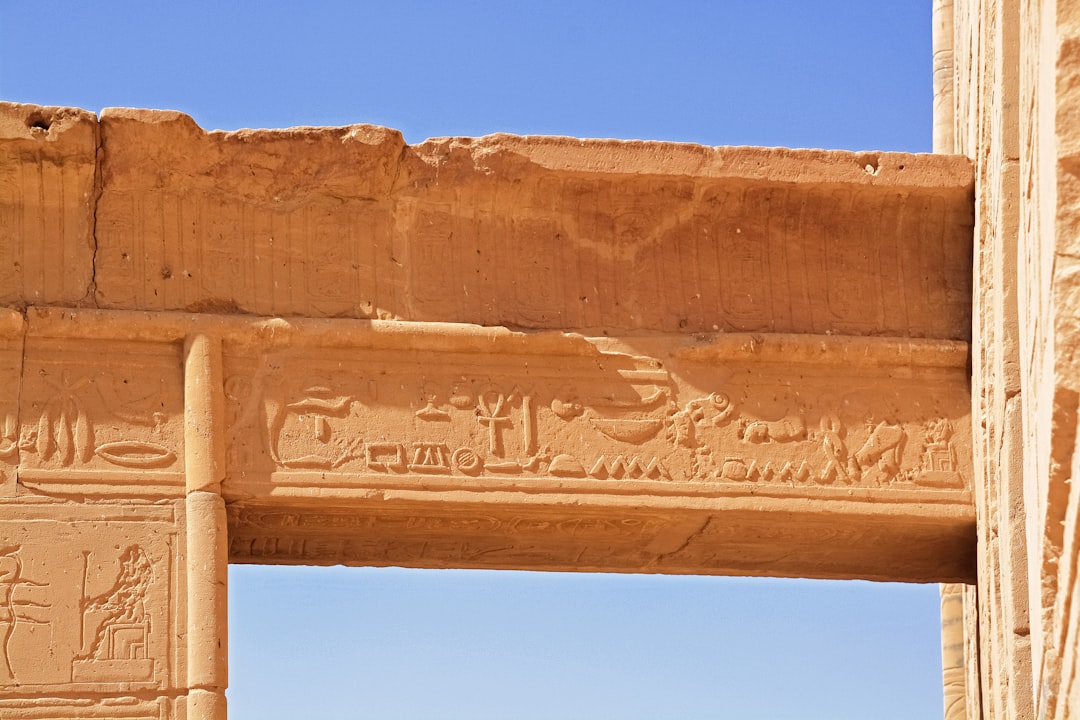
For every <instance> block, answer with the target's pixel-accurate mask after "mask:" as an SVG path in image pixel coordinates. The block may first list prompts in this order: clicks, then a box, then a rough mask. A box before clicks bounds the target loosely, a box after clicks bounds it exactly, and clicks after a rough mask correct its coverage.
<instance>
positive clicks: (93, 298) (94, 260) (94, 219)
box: [83, 115, 105, 307]
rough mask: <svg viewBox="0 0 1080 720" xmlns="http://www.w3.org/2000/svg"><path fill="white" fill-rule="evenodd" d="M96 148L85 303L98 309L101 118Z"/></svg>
mask: <svg viewBox="0 0 1080 720" xmlns="http://www.w3.org/2000/svg"><path fill="white" fill-rule="evenodd" d="M94 135H95V138H96V141H97V143H96V147H95V148H94V195H93V197H92V198H91V199H90V203H91V210H90V242H91V243H92V244H93V246H92V248H91V251H90V282H89V283H88V284H87V286H86V294H85V296H84V297H83V301H84V303H87V304H89V305H92V306H93V307H98V300H97V266H98V247H99V243H98V235H97V233H98V208H99V207H100V204H101V196H102V193H103V191H104V182H103V181H102V177H101V166H102V161H103V160H104V157H105V142H104V140H103V138H102V133H101V116H100V115H99V116H98V122H97V126H96V129H95V133H94Z"/></svg>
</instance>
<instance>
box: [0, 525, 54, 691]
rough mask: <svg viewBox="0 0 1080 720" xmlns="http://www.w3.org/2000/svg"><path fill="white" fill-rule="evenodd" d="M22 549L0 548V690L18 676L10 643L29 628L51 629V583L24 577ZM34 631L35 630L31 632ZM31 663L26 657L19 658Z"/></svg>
mask: <svg viewBox="0 0 1080 720" xmlns="http://www.w3.org/2000/svg"><path fill="white" fill-rule="evenodd" d="M21 549H22V548H21V547H20V546H19V545H14V546H12V547H7V548H0V686H4V685H15V684H17V683H18V682H19V676H18V675H17V674H16V672H15V667H13V666H12V661H11V658H12V653H11V640H12V637H14V635H15V631H16V630H19V629H20V628H23V627H26V626H34V625H48V624H49V610H51V609H52V604H51V603H50V602H48V588H49V583H41V582H35V581H34V580H31V579H29V578H27V577H25V576H24V575H23V564H22V559H21V558H20V557H19V551H20V550H21ZM30 631H31V632H32V631H33V628H32V627H31V628H30ZM18 657H19V658H20V660H21V661H22V662H27V661H29V658H26V657H25V655H19V656H18Z"/></svg>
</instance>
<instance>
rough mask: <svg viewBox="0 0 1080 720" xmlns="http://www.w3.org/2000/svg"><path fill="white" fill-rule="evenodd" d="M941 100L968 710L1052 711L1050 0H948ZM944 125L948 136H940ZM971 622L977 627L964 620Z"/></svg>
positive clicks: (1065, 261) (1075, 531)
mask: <svg viewBox="0 0 1080 720" xmlns="http://www.w3.org/2000/svg"><path fill="white" fill-rule="evenodd" d="M953 20H954V30H955V33H954V36H953V40H954V42H955V47H954V48H953V59H954V61H955V66H956V69H955V82H954V83H953V84H952V87H951V88H949V90H948V91H949V92H952V93H953V94H954V97H955V102H954V103H944V102H942V103H939V104H938V108H939V112H938V118H937V124H938V125H939V126H941V127H943V128H944V127H946V126H949V129H950V130H951V131H952V132H953V135H954V137H953V142H952V144H951V145H949V144H944V145H942V146H940V147H938V148H937V149H939V150H941V151H944V152H950V151H952V152H958V153H963V154H966V155H968V156H970V157H971V158H973V159H974V161H975V166H976V187H977V188H978V191H977V194H976V238H977V246H978V247H979V251H978V252H977V253H976V255H975V268H976V272H975V293H974V300H975V306H974V317H975V318H976V322H975V326H974V328H975V332H974V338H973V343H974V351H973V371H974V378H973V386H974V417H975V419H976V431H977V433H978V432H982V433H983V437H982V438H981V440H977V441H976V442H975V445H974V448H975V473H976V478H977V479H976V487H977V488H981V491H977V493H976V503H977V506H978V516H979V527H980V530H979V535H980V540H979V545H980V551H979V583H978V588H977V590H975V589H969V590H967V591H965V605H966V615H967V621H966V623H967V626H968V628H969V632H968V641H967V643H966V645H967V647H968V650H969V652H968V656H967V661H966V663H967V668H968V673H967V676H968V681H967V684H968V689H967V697H968V700H969V708H968V712H969V714H970V717H994V718H997V717H1002V718H1004V717H1010V718H1011V717H1018V718H1022V717H1039V718H1067V717H1071V716H1072V715H1074V714H1075V713H1076V711H1077V708H1078V703H1080V686H1078V685H1077V683H1076V679H1075V675H1076V673H1075V669H1074V668H1075V664H1076V662H1077V647H1078V643H1077V638H1076V633H1077V630H1078V629H1080V625H1078V621H1077V618H1076V609H1075V602H1074V599H1075V597H1076V585H1077V582H1078V578H1077V575H1076V568H1077V559H1078V557H1080V549H1078V547H1077V540H1078V538H1080V527H1078V526H1077V508H1078V507H1080V502H1078V496H1077V493H1076V492H1075V488H1074V483H1073V482H1072V480H1073V478H1074V476H1075V473H1076V467H1077V458H1078V456H1077V454H1076V452H1075V444H1076V422H1077V411H1078V408H1077V397H1078V396H1077V389H1078V386H1077V380H1076V379H1077V377H1080V375H1078V373H1077V368H1076V367H1075V347H1076V344H1077V340H1076V334H1077V327H1078V323H1077V305H1078V303H1077V300H1076V294H1077V287H1080V286H1078V284H1077V280H1076V277H1077V268H1076V264H1077V253H1076V251H1075V247H1074V245H1075V238H1076V232H1075V229H1076V216H1077V212H1078V207H1080V206H1078V203H1077V192H1076V188H1077V187H1078V181H1077V176H1076V167H1075V159H1074V158H1075V156H1076V152H1077V151H1076V148H1075V147H1074V146H1075V145H1076V143H1077V132H1078V128H1080V125H1078V124H1077V122H1076V117H1077V111H1078V106H1077V98H1076V90H1075V88H1076V76H1077V72H1078V71H1080V63H1078V61H1077V58H1076V52H1075V48H1076V45H1077V41H1078V37H1080V16H1078V15H1077V9H1076V7H1075V6H1074V4H1071V3H1059V2H1055V1H1054V0H997V1H988V0H964V1H960V0H957V2H956V3H955V8H954V16H953ZM943 135H947V131H946V132H944V133H943ZM976 627H977V629H976Z"/></svg>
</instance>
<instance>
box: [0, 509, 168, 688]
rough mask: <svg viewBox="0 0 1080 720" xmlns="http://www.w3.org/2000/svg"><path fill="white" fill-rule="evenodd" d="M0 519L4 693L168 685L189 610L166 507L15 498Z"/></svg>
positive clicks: (0, 684)
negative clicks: (180, 591) (180, 590)
mask: <svg viewBox="0 0 1080 720" xmlns="http://www.w3.org/2000/svg"><path fill="white" fill-rule="evenodd" d="M0 518H2V519H0V696H4V697H8V696H11V697H14V696H18V695H30V696H41V695H42V694H47V693H50V692H71V690H72V684H73V683H74V684H75V685H76V686H77V687H78V688H79V690H80V691H81V692H115V691H116V690H117V689H120V688H127V689H129V690H136V689H138V688H144V689H152V688H157V689H164V688H167V687H169V686H170V685H169V683H170V678H175V676H174V675H173V674H172V673H171V672H170V668H172V667H176V665H175V663H176V661H177V656H178V653H179V652H182V649H183V643H182V641H178V639H177V631H178V627H177V622H180V623H181V626H182V623H183V618H184V613H185V612H186V611H185V600H184V598H182V597H181V598H178V597H176V596H175V595H174V592H173V589H172V585H171V583H172V579H171V577H172V576H171V573H170V568H176V567H181V565H180V564H179V562H178V560H179V558H178V550H177V547H176V546H177V538H178V536H179V529H178V526H177V523H176V520H177V517H176V513H175V512H174V510H173V507H172V506H170V505H168V504H163V503H162V504H153V503H143V504H128V505H125V506H120V505H112V504H102V503H89V504H85V505H75V504H63V505H61V504H56V503H44V504H34V503H25V502H19V503H8V504H6V505H4V506H3V507H2V508H0ZM179 545H180V546H181V547H182V546H183V542H180V543H179Z"/></svg>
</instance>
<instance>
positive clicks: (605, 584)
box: [0, 0, 942, 720]
mask: <svg viewBox="0 0 1080 720" xmlns="http://www.w3.org/2000/svg"><path fill="white" fill-rule="evenodd" d="M930 20H931V18H930V0H904V1H903V2H894V1H893V0H877V1H876V2H875V1H873V0H870V1H868V0H850V1H848V2H839V1H832V0H791V1H789V2H783V1H780V0H741V1H735V0H731V1H722V0H714V1H713V2H675V1H673V0H670V1H668V2H633V1H631V0H624V1H623V2H606V3H604V2H587V1H585V0H577V1H576V2H561V1H555V0H534V2H531V3H526V2H511V1H510V0H502V1H495V0H490V1H486V2H476V1H468V2H449V1H447V2H434V1H429V2H415V1H412V2H406V1H401V2H381V3H375V2H359V1H357V2H318V1H312V2H291V3H285V2H280V3H278V2H269V1H266V2H235V1H229V0H218V1H217V2H174V3H167V2H157V3H154V2H123V1H120V0H110V1H108V2H55V3H27V2H15V1H13V0H0V98H2V99H6V100H16V101H22V102H34V103H41V104H54V105H74V106H79V107H83V108H87V109H90V110H100V109H101V108H103V107H108V106H135V107H153V108H171V109H177V110H182V111H184V112H187V113H189V114H191V115H192V116H193V117H194V118H195V120H196V121H197V122H199V124H201V125H202V126H203V127H206V128H208V129H210V128H222V129H235V128H240V127H284V126H290V125H340V124H348V123H356V122H368V123H376V124H383V125H388V126H391V127H394V128H397V129H399V130H401V131H402V132H403V133H404V135H405V138H406V139H407V140H408V141H410V142H418V141H420V140H423V139H424V138H426V137H430V136H439V135H482V134H485V133H489V132H496V131H503V132H515V133H523V134H559V135H574V136H583V137H618V138H647V139H663V140H678V141H686V142H697V143H704V144H708V145H785V146H789V147H826V148H845V149H857V150H863V149H865V150H869V149H880V150H906V151H914V152H925V151H929V150H930V145H931V138H930V133H931V99H932V98H931V47H930ZM230 583H231V585H230V611H231V612H230V622H231V629H230V657H231V663H232V665H231V688H230V690H229V701H230V717H231V718H233V719H234V720H247V719H258V720H273V719H276V718H282V719H285V718H315V717H320V718H321V717H332V718H380V719H384V720H404V719H406V718H408V719H414V718H415V719H417V720H419V719H422V718H445V719H450V718H470V720H481V719H484V718H491V719H493V720H494V719H496V718H498V719H502V718H515V720H527V719H530V718H556V717H558V718H568V719H573V718H589V719H590V720H595V719H599V718H642V719H645V718H678V719H680V720H692V719H694V718H729V717H730V718H738V719H739V720H748V719H751V718H761V719H763V720H764V719H769V720H780V719H782V718H799V719H800V720H806V719H815V718H820V719H822V720H824V719H826V718H827V719H829V720H840V719H843V718H853V719H854V718H858V719H859V720H863V719H865V718H875V719H876V720H886V719H889V718H920V719H921V718H928V717H940V716H941V712H942V710H941V679H940V678H941V676H940V672H941V666H940V663H941V660H940V650H939V625H938V599H937V587H936V586H902V585H887V584H874V583H864V582H847V583H823V582H811V581H791V580H768V579H729V578H694V577H653V576H634V575H628V576H610V575H564V574H538V573H516V572H514V573H512V572H504V573H491V572H475V571H446V572H436V571H406V570H399V569H386V570H372V569H353V568H332V569H326V568H261V567H254V566H234V567H233V568H232V569H231V572H230Z"/></svg>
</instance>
